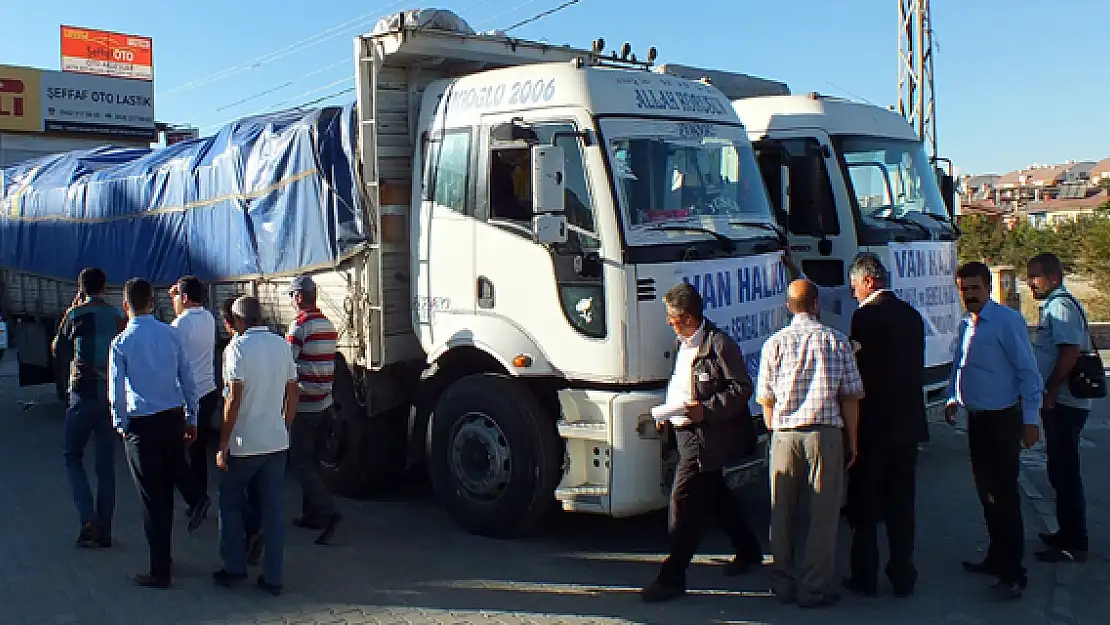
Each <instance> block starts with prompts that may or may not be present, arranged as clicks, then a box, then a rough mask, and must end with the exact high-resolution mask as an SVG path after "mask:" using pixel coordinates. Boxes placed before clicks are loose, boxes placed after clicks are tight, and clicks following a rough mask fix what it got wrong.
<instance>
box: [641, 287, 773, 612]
mask: <svg viewBox="0 0 1110 625" xmlns="http://www.w3.org/2000/svg"><path fill="white" fill-rule="evenodd" d="M663 301H664V303H665V304H666V306H667V323H668V325H670V326H671V328H673V329H674V331H675V334H676V335H678V343H679V344H678V347H677V349H676V354H675V362H674V373H673V374H672V375H671V381H670V384H668V386H667V394H666V403H665V404H664V406H663V408H664V410H663V412H662V413H658V414H657V415H656V416H657V419H660V420H662V419H664V418H669V419H670V422H671V424H672V425H674V427H675V437H676V438H677V440H678V452H679V460H678V469H677V471H676V473H675V479H674V487H673V490H672V492H671V510H670V513H671V517H670V521H671V528H670V529H671V552H670V555H668V556H667V559H666V561H664V562H663V566H662V568H661V569H660V571H659V575H658V576H657V577H656V579H655V581H654V582H652V583H651V585H649V586H648V587H646V588H644V590H643V592H642V598H643V600H644V601H647V602H657V601H667V600H669V599H674V598H676V597H680V596H682V595H683V594H685V592H686V568H687V567H688V566H689V565H690V560H691V559H692V558H693V557H694V552H695V551H696V550H697V548H698V541H699V539H700V538H701V533H702V530H703V528H704V527H705V522H706V521H707V520H708V518H709V517H710V516H712V517H714V518H716V520H717V521H718V522H719V523H720V524H721V526H722V527H723V528H724V530H725V533H726V534H728V537H729V540H730V541H731V542H732V548H733V549H734V550H735V553H736V557H735V558H733V560H732V561H731V562H729V563H728V564H727V565H726V566H725V569H724V573H725V575H739V574H741V573H744V572H746V571H748V569H750V568H751V567H753V566H758V565H760V564H762V563H763V549H762V547H761V546H760V544H759V539H758V538H756V536H755V534H754V533H752V530H751V527H750V526H749V525H748V521H747V519H746V518H745V517H744V513H743V511H742V510H741V509H740V505H739V504H738V503H737V501H736V499H735V497H734V496H733V494H732V491H730V490H729V488H728V484H727V483H726V482H725V477H724V472H723V467H724V466H726V465H728V464H730V463H732V462H735V461H738V460H740V459H741V458H742V457H743V456H744V455H745V454H747V453H750V452H751V451H752V450H753V448H754V446H755V427H754V423H753V421H752V416H751V412H750V411H749V410H748V399H749V398H750V397H751V396H752V381H751V378H750V377H749V376H748V371H747V368H746V367H745V363H744V357H743V355H742V354H741V353H740V348H739V346H737V345H736V343H735V342H734V341H733V340H732V338H731V337H729V336H728V335H727V334H725V333H724V332H722V331H721V330H719V329H718V328H717V327H716V326H714V325H713V323H712V322H710V321H709V320H707V319H705V318H704V317H703V316H702V298H701V295H700V294H699V293H698V291H697V289H695V288H694V287H693V286H691V285H690V284H688V283H686V282H683V283H681V284H679V285H678V286H675V287H673V288H671V290H669V291H667V293H666V295H664V296H663ZM667 409H669V410H667ZM653 412H658V411H653ZM670 412H675V413H677V414H674V415H668V414H666V413H670Z"/></svg>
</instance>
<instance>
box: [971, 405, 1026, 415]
mask: <svg viewBox="0 0 1110 625" xmlns="http://www.w3.org/2000/svg"><path fill="white" fill-rule="evenodd" d="M1020 411H1021V407H1020V406H1019V405H1018V404H1014V405H1013V406H1009V407H1006V408H999V409H998V410H972V409H971V408H968V409H967V414H968V416H970V417H994V416H999V415H1006V414H1010V413H1013V412H1020Z"/></svg>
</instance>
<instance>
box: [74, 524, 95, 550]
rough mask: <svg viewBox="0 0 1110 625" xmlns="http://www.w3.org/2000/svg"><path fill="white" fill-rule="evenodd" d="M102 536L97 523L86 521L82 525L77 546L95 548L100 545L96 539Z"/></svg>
mask: <svg viewBox="0 0 1110 625" xmlns="http://www.w3.org/2000/svg"><path fill="white" fill-rule="evenodd" d="M99 537H100V529H99V528H98V527H97V526H96V523H93V522H92V521H86V522H85V523H83V524H82V525H81V532H80V533H79V534H77V543H76V544H77V546H78V547H83V548H85V549H95V548H96V547H97V546H98V545H97V543H96V539H97V538H99Z"/></svg>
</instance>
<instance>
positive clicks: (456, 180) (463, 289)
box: [412, 128, 475, 349]
mask: <svg viewBox="0 0 1110 625" xmlns="http://www.w3.org/2000/svg"><path fill="white" fill-rule="evenodd" d="M472 139H473V129H472V128H464V129H457V130H446V131H442V132H438V133H437V134H435V135H431V136H428V137H426V138H425V140H424V144H423V150H422V154H423V160H424V178H423V179H424V183H423V185H422V187H423V189H422V193H421V200H420V217H419V222H418V224H417V228H418V232H417V233H416V236H415V240H416V245H417V249H418V250H419V252H418V254H417V259H416V267H414V268H413V275H414V276H415V280H416V288H415V289H414V293H413V303H412V304H413V319H414V327H415V328H416V330H417V335H418V336H419V337H420V340H421V343H422V344H423V345H424V347H425V348H426V349H428V348H430V347H432V346H435V345H442V344H443V343H445V342H446V341H447V340H449V339H450V338H451V337H452V336H454V335H455V334H456V333H457V332H460V331H464V330H465V329H466V327H467V323H468V320H469V317H470V315H472V314H474V300H475V290H474V202H473V192H472V186H473V182H472V180H471V178H472V176H471V172H472V171H473V168H472V161H473V158H474V150H473V149H472V143H473V141H472Z"/></svg>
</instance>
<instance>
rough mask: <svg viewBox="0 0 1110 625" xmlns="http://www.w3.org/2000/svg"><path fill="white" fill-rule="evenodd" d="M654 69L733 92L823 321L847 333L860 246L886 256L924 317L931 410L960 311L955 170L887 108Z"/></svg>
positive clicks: (720, 75) (676, 68)
mask: <svg viewBox="0 0 1110 625" xmlns="http://www.w3.org/2000/svg"><path fill="white" fill-rule="evenodd" d="M656 71H657V72H659V73H661V74H666V75H672V76H680V77H685V78H688V79H695V78H700V79H702V80H705V81H706V82H709V83H711V84H713V85H714V86H716V87H718V88H719V89H721V91H722V92H723V93H725V94H726V96H727V97H728V98H729V99H730V100H731V101H732V103H733V107H734V108H735V109H736V112H737V114H738V116H739V117H740V120H741V121H742V122H743V123H744V125H745V127H746V128H747V130H748V135H749V137H750V139H751V141H752V144H753V145H754V147H755V151H756V154H757V159H758V162H759V166H760V171H761V172H762V175H763V179H764V181H765V183H766V185H767V188H768V190H769V194H770V197H771V203H772V205H773V209H774V212H775V218H776V221H777V223H778V224H780V225H781V226H782V227H783V228H785V229H786V231H787V233H788V237H789V244H790V252H791V256H792V257H793V259H794V260H795V261H796V263H797V264H798V265H799V268H800V269H801V271H802V273H804V274H805V275H806V276H807V277H808V278H809V279H811V280H813V281H814V282H816V283H817V284H818V285H819V286H821V287H824V288H823V289H822V291H823V296H822V300H823V301H822V310H821V319H822V321H824V322H825V323H828V324H829V325H831V326H833V327H835V328H837V329H839V330H841V331H843V332H845V333H847V332H848V331H849V329H850V323H851V315H852V312H853V311H854V310H855V307H856V303H855V302H854V301H853V299H852V297H851V292H850V287H849V276H848V267H849V265H850V264H851V262H852V259H853V257H854V256H855V255H856V254H857V253H859V252H861V251H871V252H875V253H877V254H878V255H879V256H880V257H881V258H883V262H884V264H885V265H886V266H887V268H888V269H889V270H890V272H891V285H890V286H891V288H892V289H893V290H894V291H895V292H896V293H898V295H899V296H900V297H902V298H903V299H905V300H907V301H909V302H910V303H911V304H913V305H914V306H915V307H916V308H917V309H918V312H920V313H921V314H922V317H923V319H924V320H925V327H926V371H925V380H926V383H925V388H924V389H922V390H923V392H924V393H925V398H926V405H927V406H929V407H930V410H932V411H934V412H937V411H939V410H941V409H942V406H943V403H944V402H945V401H946V399H947V398H946V397H944V395H945V393H946V385H947V381H948V379H949V374H950V372H951V361H952V353H953V351H952V348H953V341H954V340H955V332H956V326H957V323H958V321H959V318H960V316H961V314H962V313H961V308H960V303H959V300H958V297H957V294H956V290H955V269H956V239H957V237H958V236H959V229H958V228H957V227H956V224H955V220H954V217H953V212H952V211H953V201H954V200H953V198H952V184H951V178H950V177H949V176H948V175H947V174H945V173H943V172H942V171H941V170H940V169H938V168H937V167H935V164H934V163H932V162H930V160H929V158H928V156H927V155H926V153H925V148H924V145H923V144H922V142H921V141H920V140H918V138H917V136H916V135H915V134H914V132H913V129H912V128H911V127H910V125H909V123H908V122H907V121H906V120H905V119H904V118H903V117H902V116H900V115H899V114H898V113H896V112H894V111H892V110H889V109H884V108H881V107H878V106H874V105H871V104H864V103H860V102H853V101H849V100H844V99H840V98H833V97H827V96H822V95H818V94H815V93H811V94H807V95H793V94H791V93H790V89H789V87H788V86H787V85H786V84H785V83H782V82H778V81H774V80H768V79H764V78H759V77H755V76H749V75H746V74H740V73H735V72H727V71H720V70H709V69H703V68H696V67H690V66H684V65H676V64H667V65H661V66H659V67H657V68H656ZM938 182H939V183H940V184H938ZM942 188H943V189H945V193H942V191H941V189H942ZM933 416H936V415H933Z"/></svg>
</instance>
